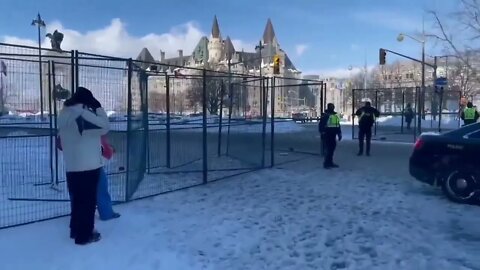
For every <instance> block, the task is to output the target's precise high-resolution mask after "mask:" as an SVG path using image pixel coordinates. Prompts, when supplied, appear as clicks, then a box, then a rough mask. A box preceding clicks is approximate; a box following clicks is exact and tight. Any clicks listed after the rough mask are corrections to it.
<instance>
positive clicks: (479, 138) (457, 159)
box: [410, 123, 480, 203]
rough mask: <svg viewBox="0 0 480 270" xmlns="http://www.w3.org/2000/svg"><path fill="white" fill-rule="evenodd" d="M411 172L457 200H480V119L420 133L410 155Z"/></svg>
mask: <svg viewBox="0 0 480 270" xmlns="http://www.w3.org/2000/svg"><path fill="white" fill-rule="evenodd" d="M410 175H412V176H413V177H415V178H416V179H417V180H419V181H422V182H425V183H428V184H430V185H433V186H440V187H441V188H442V190H443V192H444V193H445V195H446V196H447V197H448V198H449V199H450V200H452V201H455V202H459V203H478V202H479V201H480V200H479V199H480V123H476V124H471V125H468V126H464V127H462V128H459V129H456V130H453V131H450V132H447V133H444V134H422V135H421V136H420V137H419V138H418V140H417V142H416V143H415V147H414V150H413V153H412V156H411V157H410Z"/></svg>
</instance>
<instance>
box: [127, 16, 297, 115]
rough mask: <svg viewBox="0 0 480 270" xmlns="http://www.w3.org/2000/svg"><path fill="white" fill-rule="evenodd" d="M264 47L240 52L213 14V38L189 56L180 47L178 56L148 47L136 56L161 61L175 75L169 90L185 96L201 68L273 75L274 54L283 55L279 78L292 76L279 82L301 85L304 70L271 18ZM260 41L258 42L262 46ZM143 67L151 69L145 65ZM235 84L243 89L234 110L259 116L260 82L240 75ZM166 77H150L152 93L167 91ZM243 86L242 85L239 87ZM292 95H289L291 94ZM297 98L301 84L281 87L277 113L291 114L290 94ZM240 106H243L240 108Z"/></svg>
mask: <svg viewBox="0 0 480 270" xmlns="http://www.w3.org/2000/svg"><path fill="white" fill-rule="evenodd" d="M260 44H261V46H257V47H256V49H255V51H254V52H245V51H244V50H242V51H238V50H236V49H235V47H234V45H233V43H232V41H231V39H230V37H229V36H227V37H226V38H225V39H224V38H223V36H222V34H221V31H220V27H219V24H218V20H217V17H216V16H215V17H214V20H213V25H212V31H211V36H210V38H207V37H202V38H201V39H200V40H199V42H198V44H197V46H196V47H195V49H194V50H193V52H192V53H191V54H190V55H184V52H183V50H178V56H177V57H173V58H166V57H165V52H164V51H161V52H160V59H159V60H155V59H154V58H153V56H152V54H151V53H150V52H149V51H148V49H147V48H143V49H142V51H141V52H140V54H139V55H138V57H137V60H139V61H146V62H152V63H158V64H164V65H165V66H162V65H159V66H158V68H159V69H160V70H161V71H162V72H166V73H167V74H170V75H176V76H172V77H170V78H172V80H170V91H171V92H175V93H176V94H178V95H182V96H184V97H186V96H188V94H187V92H188V91H189V90H192V88H193V87H196V86H195V85H196V84H198V83H199V81H200V78H201V77H199V75H201V71H200V70H195V69H194V68H198V69H202V68H206V69H208V70H215V71H218V72H222V73H218V74H217V75H218V76H225V77H227V71H228V70H229V69H230V71H231V72H232V73H234V74H249V75H252V76H260V75H262V76H266V77H271V76H273V75H274V74H273V58H274V56H275V55H278V56H279V57H280V63H281V66H280V74H279V75H276V76H279V77H285V78H291V79H292V80H288V82H286V81H283V80H280V79H278V80H277V84H291V85H294V84H298V81H297V80H299V79H300V78H301V72H300V71H299V70H298V69H297V68H296V67H295V66H294V64H293V63H292V61H291V60H290V58H289V57H288V55H287V53H286V52H285V51H284V50H282V48H281V46H280V44H279V42H278V40H277V37H276V35H275V31H274V29H273V25H272V22H271V20H270V19H269V20H268V21H267V24H266V27H265V30H264V33H263V37H262V40H261V42H260ZM260 44H259V45H260ZM143 68H148V65H146V66H145V67H143ZM232 82H234V85H235V87H233V86H232V87H233V90H234V91H235V92H236V93H237V92H241V94H238V93H237V94H238V95H241V97H239V100H241V101H239V102H238V103H242V104H241V106H240V104H237V105H239V106H238V107H239V108H238V109H237V111H234V113H237V114H241V113H242V112H244V113H245V114H248V115H251V116H253V117H254V116H259V115H260V112H261V111H262V108H261V106H260V105H261V84H260V81H252V82H248V83H241V80H240V79H239V78H237V77H235V76H234V77H233V79H232ZM165 86H166V79H165V76H158V77H151V78H150V79H149V92H157V93H160V94H162V93H163V94H164V93H165ZM239 86H240V87H239ZM268 93H269V99H268V100H269V101H270V91H268ZM289 95H290V96H289ZM292 96H293V98H297V99H298V86H295V87H294V86H292V87H279V88H278V90H277V91H276V99H275V102H276V103H275V113H276V115H282V116H290V114H291V113H292V110H293V109H292V107H291V106H288V104H287V102H285V100H287V99H288V98H289V97H292ZM132 98H133V97H132ZM240 107H241V108H240ZM270 108H271V106H270V105H268V107H267V113H268V114H269V115H270V114H271V113H270ZM189 109H192V108H189Z"/></svg>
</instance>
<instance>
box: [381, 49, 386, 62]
mask: <svg viewBox="0 0 480 270" xmlns="http://www.w3.org/2000/svg"><path fill="white" fill-rule="evenodd" d="M386 57H387V52H386V51H385V49H380V65H385V62H386V59H385V58H386Z"/></svg>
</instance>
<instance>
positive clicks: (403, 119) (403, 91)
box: [377, 89, 405, 134]
mask: <svg viewBox="0 0 480 270" xmlns="http://www.w3.org/2000/svg"><path fill="white" fill-rule="evenodd" d="M377 109H378V108H377ZM400 113H401V114H402V124H401V125H400V127H401V133H402V134H403V122H405V89H402V111H401V112H400Z"/></svg>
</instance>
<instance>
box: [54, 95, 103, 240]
mask: <svg viewBox="0 0 480 270" xmlns="http://www.w3.org/2000/svg"><path fill="white" fill-rule="evenodd" d="M57 123H58V134H59V137H60V139H61V141H62V146H63V158H64V162H65V169H66V175H67V185H68V190H69V194H70V201H71V218H70V237H71V238H73V239H75V244H79V245H85V244H89V243H92V242H97V241H99V240H100V238H101V236H100V233H98V232H97V231H95V229H94V227H95V226H94V225H95V224H94V223H95V220H94V219H95V208H96V203H97V202H96V194H97V186H98V181H99V177H100V169H101V168H102V167H103V158H102V151H101V143H100V141H101V140H100V138H101V136H102V135H105V134H107V132H108V130H109V123H108V117H107V114H106V113H105V111H104V110H103V109H102V106H101V104H100V102H98V100H97V99H95V97H94V96H93V94H92V92H90V91H89V90H88V89H86V88H83V87H79V88H78V89H77V91H76V92H75V94H73V96H72V98H70V99H68V100H67V101H65V103H64V107H63V109H62V110H61V111H60V113H59V115H58V120H57Z"/></svg>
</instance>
